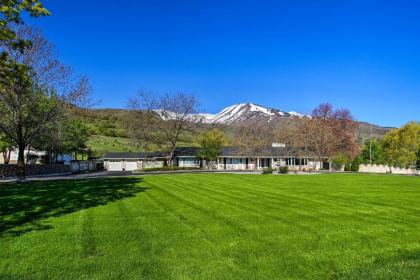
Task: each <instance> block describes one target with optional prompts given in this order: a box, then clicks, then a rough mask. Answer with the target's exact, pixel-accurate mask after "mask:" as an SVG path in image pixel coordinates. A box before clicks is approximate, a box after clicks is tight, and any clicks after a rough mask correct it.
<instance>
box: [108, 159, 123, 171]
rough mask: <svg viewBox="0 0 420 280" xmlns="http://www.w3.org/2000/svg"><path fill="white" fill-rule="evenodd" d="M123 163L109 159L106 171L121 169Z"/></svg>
mask: <svg viewBox="0 0 420 280" xmlns="http://www.w3.org/2000/svg"><path fill="white" fill-rule="evenodd" d="M122 170H123V164H122V162H121V161H109V162H108V171H122Z"/></svg>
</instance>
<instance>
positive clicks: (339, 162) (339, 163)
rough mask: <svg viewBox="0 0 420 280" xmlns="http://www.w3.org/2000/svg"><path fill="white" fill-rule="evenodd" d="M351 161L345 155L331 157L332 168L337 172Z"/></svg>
mask: <svg viewBox="0 0 420 280" xmlns="http://www.w3.org/2000/svg"><path fill="white" fill-rule="evenodd" d="M348 161H349V159H348V157H347V156H346V155H345V154H338V155H335V156H333V157H331V164H332V168H333V169H334V170H336V171H340V170H341V168H343V166H345V165H346V164H347V163H348Z"/></svg>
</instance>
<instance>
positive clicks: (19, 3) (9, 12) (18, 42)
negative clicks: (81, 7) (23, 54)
mask: <svg viewBox="0 0 420 280" xmlns="http://www.w3.org/2000/svg"><path fill="white" fill-rule="evenodd" d="M23 12H27V13H28V14H29V15H30V16H31V17H39V16H47V15H50V13H49V12H48V10H47V9H45V8H44V7H43V6H42V4H41V2H39V1H37V0H1V5H0V46H1V45H3V46H4V45H8V46H11V47H13V48H15V49H20V50H23V49H24V48H25V47H27V46H28V45H29V44H30V43H31V42H28V41H25V40H22V39H21V38H17V35H16V32H15V31H14V30H13V29H12V28H11V27H10V24H12V23H13V24H21V23H22V17H21V14H22V13H23ZM2 55H3V58H4V56H5V54H4V53H3V54H2Z"/></svg>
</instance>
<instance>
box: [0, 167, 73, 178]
mask: <svg viewBox="0 0 420 280" xmlns="http://www.w3.org/2000/svg"><path fill="white" fill-rule="evenodd" d="M17 170H18V168H17V165H16V164H0V178H9V177H16V176H17ZM53 174H71V168H70V166H68V165H63V164H28V165H26V176H38V175H53Z"/></svg>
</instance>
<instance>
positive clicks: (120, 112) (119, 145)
mask: <svg viewBox="0 0 420 280" xmlns="http://www.w3.org/2000/svg"><path fill="white" fill-rule="evenodd" d="M127 112H128V111H127V110H125V109H94V110H89V111H87V112H85V113H84V114H83V117H84V120H85V122H86V123H87V126H88V127H89V130H90V133H91V135H92V136H91V138H90V140H89V142H88V146H89V147H90V148H91V150H92V151H93V152H94V153H95V154H97V155H101V154H103V153H104V152H107V151H127V152H128V151H140V150H141V149H140V147H139V146H138V145H136V142H135V141H134V140H133V139H130V137H129V135H128V133H127V131H126V128H125V123H126V122H127V118H126V116H127ZM194 116H195V118H196V128H195V129H194V131H193V132H191V133H189V134H188V135H184V136H183V138H182V139H181V141H180V145H184V146H194V145H196V143H195V142H194V141H195V139H196V137H197V136H198V135H199V133H201V132H202V131H204V130H205V129H208V128H209V127H218V128H219V129H221V130H223V131H225V133H226V134H227V135H228V136H231V138H233V135H232V133H233V132H232V131H234V129H232V127H233V126H235V125H237V124H240V123H243V122H247V121H253V122H255V121H257V122H258V123H260V124H261V125H264V124H266V123H268V122H276V123H278V124H279V126H281V124H282V122H283V121H286V120H287V121H289V122H290V121H293V120H294V119H297V118H301V117H303V115H301V114H298V113H296V112H283V111H280V110H277V109H270V108H265V107H262V106H258V105H255V104H252V103H246V104H238V105H233V106H230V107H228V108H226V109H224V110H222V111H221V112H220V113H218V114H214V115H211V114H196V115H194ZM163 118H164V117H163ZM389 129H391V128H388V127H381V126H377V125H373V124H372V125H371V124H369V123H366V122H359V126H358V130H357V135H358V139H359V141H360V142H362V141H363V140H364V139H368V138H369V137H370V135H371V136H372V137H376V138H381V137H382V136H383V135H384V134H385V133H386V132H387V131H388V130H389ZM156 148H157V147H156Z"/></svg>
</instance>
